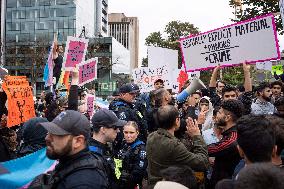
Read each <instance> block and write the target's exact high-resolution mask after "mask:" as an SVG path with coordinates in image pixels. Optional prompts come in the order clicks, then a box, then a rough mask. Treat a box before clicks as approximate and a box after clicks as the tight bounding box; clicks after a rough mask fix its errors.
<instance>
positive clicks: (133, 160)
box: [118, 140, 148, 189]
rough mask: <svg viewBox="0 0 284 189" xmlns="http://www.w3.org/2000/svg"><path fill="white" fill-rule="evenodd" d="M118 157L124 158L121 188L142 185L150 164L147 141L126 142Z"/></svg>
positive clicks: (128, 188)
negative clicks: (147, 154) (147, 155)
mask: <svg viewBox="0 0 284 189" xmlns="http://www.w3.org/2000/svg"><path fill="white" fill-rule="evenodd" d="M118 158H119V159H121V160H122V168H121V171H120V172H121V176H120V179H119V182H120V188H124V189H134V188H135V186H136V185H137V184H139V185H140V186H142V180H143V178H144V177H145V176H146V174H147V172H146V168H147V165H148V162H147V157H146V146H145V143H143V142H142V141H140V140H136V141H134V142H133V143H130V144H128V143H124V145H123V148H122V149H121V150H120V151H119V153H118Z"/></svg>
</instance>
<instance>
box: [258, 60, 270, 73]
mask: <svg viewBox="0 0 284 189" xmlns="http://www.w3.org/2000/svg"><path fill="white" fill-rule="evenodd" d="M255 65H256V68H257V69H259V70H267V71H271V69H272V62H270V61H265V62H257V63H256V64H255Z"/></svg>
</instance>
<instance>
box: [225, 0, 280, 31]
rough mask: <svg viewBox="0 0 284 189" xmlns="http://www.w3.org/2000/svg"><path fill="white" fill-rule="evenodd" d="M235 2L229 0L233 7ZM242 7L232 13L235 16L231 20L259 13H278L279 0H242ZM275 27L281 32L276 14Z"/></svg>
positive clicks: (278, 16)
mask: <svg viewBox="0 0 284 189" xmlns="http://www.w3.org/2000/svg"><path fill="white" fill-rule="evenodd" d="M236 4H237V1H236V0H230V6H231V7H233V8H235V7H236ZM242 7H243V8H244V9H243V10H242V9H239V10H237V11H236V12H235V13H234V14H235V16H236V18H235V19H233V21H241V20H247V19H250V18H253V17H256V16H259V15H264V14H268V13H279V12H280V9H279V0H243V1H242ZM275 18H276V27H277V31H278V32H279V33H280V34H283V33H284V31H283V26H282V21H281V16H280V15H277V16H275Z"/></svg>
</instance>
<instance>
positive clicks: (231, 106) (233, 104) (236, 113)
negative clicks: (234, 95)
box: [220, 100, 244, 121]
mask: <svg viewBox="0 0 284 189" xmlns="http://www.w3.org/2000/svg"><path fill="white" fill-rule="evenodd" d="M220 107H221V108H223V109H224V110H227V111H229V112H230V113H231V115H232V117H233V121H237V120H238V119H239V118H240V117H242V115H243V114H244V105H243V103H242V102H241V101H239V100H225V101H223V102H222V104H221V106H220Z"/></svg>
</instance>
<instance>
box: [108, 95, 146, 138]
mask: <svg viewBox="0 0 284 189" xmlns="http://www.w3.org/2000/svg"><path fill="white" fill-rule="evenodd" d="M110 108H111V109H110V110H112V111H114V113H115V114H116V116H117V117H118V118H119V119H121V120H125V121H135V122H136V123H137V124H138V127H139V133H140V134H139V138H140V139H141V140H143V141H144V142H145V141H146V139H147V122H146V120H145V118H144V117H143V115H142V113H141V112H139V111H138V110H137V109H136V108H135V105H134V104H131V103H128V102H126V101H124V100H122V99H118V100H117V101H115V103H113V104H112V106H110Z"/></svg>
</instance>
